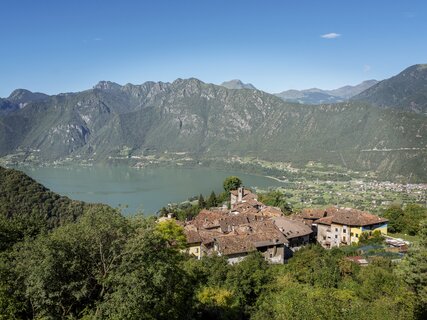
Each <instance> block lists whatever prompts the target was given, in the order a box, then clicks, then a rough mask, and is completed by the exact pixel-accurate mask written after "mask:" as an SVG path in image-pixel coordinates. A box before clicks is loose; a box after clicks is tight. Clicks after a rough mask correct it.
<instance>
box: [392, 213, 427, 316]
mask: <svg viewBox="0 0 427 320" xmlns="http://www.w3.org/2000/svg"><path fill="white" fill-rule="evenodd" d="M419 236H420V240H419V243H417V244H414V246H413V247H412V248H410V250H409V252H408V254H407V256H406V257H405V259H403V261H402V263H401V264H400V265H399V271H400V272H399V274H400V275H401V277H402V278H403V279H404V281H405V282H406V283H407V284H408V285H409V286H410V288H411V289H412V290H413V292H414V293H415V294H416V296H417V301H418V312H419V318H420V319H425V318H426V317H427V272H426V270H427V220H423V221H422V222H421V223H420V230H419Z"/></svg>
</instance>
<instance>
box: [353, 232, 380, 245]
mask: <svg viewBox="0 0 427 320" xmlns="http://www.w3.org/2000/svg"><path fill="white" fill-rule="evenodd" d="M383 242H384V236H383V235H382V234H381V231H379V230H375V231H374V232H372V234H370V233H369V232H362V234H361V235H360V237H359V245H361V246H366V245H375V244H381V243H383Z"/></svg>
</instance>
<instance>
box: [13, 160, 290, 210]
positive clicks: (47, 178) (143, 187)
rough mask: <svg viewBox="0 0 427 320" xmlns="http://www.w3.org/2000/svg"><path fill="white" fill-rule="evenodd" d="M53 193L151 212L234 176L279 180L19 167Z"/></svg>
mask: <svg viewBox="0 0 427 320" xmlns="http://www.w3.org/2000/svg"><path fill="white" fill-rule="evenodd" d="M21 170H23V171H24V172H25V173H27V174H28V175H29V176H31V177H32V178H33V179H35V180H37V181H38V182H39V183H41V184H43V185H45V186H46V187H48V188H49V189H51V190H52V191H54V192H57V193H59V194H61V195H65V196H68V197H70V198H71V199H75V200H83V201H87V202H100V203H106V204H108V205H110V206H112V207H118V206H128V207H127V208H126V209H124V213H126V214H133V213H135V212H138V211H143V212H144V214H147V215H149V214H154V213H155V212H157V210H159V209H160V208H161V207H163V206H165V205H167V204H168V203H173V202H181V201H184V200H186V199H188V198H189V197H191V196H194V195H198V194H200V193H202V194H203V195H205V196H208V195H209V194H210V193H211V191H212V190H214V191H215V192H217V193H218V192H221V191H222V182H223V181H224V179H225V178H226V177H228V176H230V175H237V176H239V177H240V178H241V179H242V180H243V183H244V185H245V186H247V187H259V188H268V187H273V186H280V185H282V184H281V183H280V182H279V181H276V180H273V179H270V178H267V177H263V176H259V175H254V174H247V173H241V172H237V171H232V170H218V169H214V168H201V167H197V168H192V169H186V168H170V167H168V168H144V169H136V168H130V167H125V166H123V167H109V166H94V167H55V168H49V167H40V168H21Z"/></svg>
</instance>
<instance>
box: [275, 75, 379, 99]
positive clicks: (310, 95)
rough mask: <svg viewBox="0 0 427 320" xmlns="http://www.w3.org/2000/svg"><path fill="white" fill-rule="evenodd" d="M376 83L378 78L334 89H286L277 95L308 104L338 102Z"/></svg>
mask: <svg viewBox="0 0 427 320" xmlns="http://www.w3.org/2000/svg"><path fill="white" fill-rule="evenodd" d="M376 83H378V81H377V80H366V81H363V82H362V83H359V84H357V85H355V86H350V85H347V86H344V87H340V88H338V89H333V90H322V89H319V88H310V89H305V90H286V91H283V92H280V93H277V94H275V95H276V96H278V97H280V98H282V99H283V100H285V101H289V102H299V103H306V104H321V103H337V102H343V101H345V100H348V99H350V98H351V97H353V96H355V95H357V94H359V93H361V92H362V91H364V90H366V89H368V88H370V87H371V86H373V85H375V84H376Z"/></svg>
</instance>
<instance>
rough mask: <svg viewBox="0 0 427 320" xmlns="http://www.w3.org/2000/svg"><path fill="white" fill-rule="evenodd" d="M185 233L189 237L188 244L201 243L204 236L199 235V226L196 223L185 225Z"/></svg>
mask: <svg viewBox="0 0 427 320" xmlns="http://www.w3.org/2000/svg"><path fill="white" fill-rule="evenodd" d="M184 233H185V236H186V237H187V243H188V244H194V243H201V242H202V238H201V237H200V235H199V232H198V230H197V227H196V226H194V225H191V224H190V225H186V226H185V227H184Z"/></svg>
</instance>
